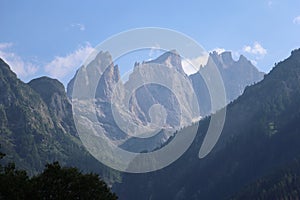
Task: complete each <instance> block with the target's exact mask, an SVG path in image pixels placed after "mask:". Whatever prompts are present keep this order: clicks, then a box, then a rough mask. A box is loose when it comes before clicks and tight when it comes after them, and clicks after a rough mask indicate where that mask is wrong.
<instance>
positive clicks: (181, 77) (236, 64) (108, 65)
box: [67, 50, 264, 152]
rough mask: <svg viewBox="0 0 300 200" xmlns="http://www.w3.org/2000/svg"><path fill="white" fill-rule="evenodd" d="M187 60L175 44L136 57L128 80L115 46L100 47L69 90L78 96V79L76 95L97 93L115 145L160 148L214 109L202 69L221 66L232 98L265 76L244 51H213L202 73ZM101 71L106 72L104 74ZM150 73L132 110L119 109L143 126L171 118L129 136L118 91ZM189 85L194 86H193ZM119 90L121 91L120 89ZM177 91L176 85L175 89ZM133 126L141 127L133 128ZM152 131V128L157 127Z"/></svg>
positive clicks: (100, 118) (123, 91) (99, 114)
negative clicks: (190, 70)
mask: <svg viewBox="0 0 300 200" xmlns="http://www.w3.org/2000/svg"><path fill="white" fill-rule="evenodd" d="M181 63H182V60H181V57H180V55H179V54H178V52H176V51H175V50H172V51H169V52H166V53H164V54H162V55H161V56H159V57H158V58H156V59H154V60H151V61H147V62H142V63H135V65H134V69H133V71H132V72H131V74H130V75H129V78H128V80H127V81H126V82H123V81H122V79H121V75H120V70H119V66H118V65H114V63H113V60H112V57H111V55H110V54H109V52H99V53H98V55H97V56H96V57H95V58H94V59H93V60H92V61H91V62H90V63H88V64H87V65H86V66H82V67H81V68H80V69H79V70H78V71H77V73H76V75H75V76H74V78H73V79H72V80H71V81H70V83H69V84H68V87H67V94H68V96H69V97H70V98H72V93H73V89H74V81H75V80H76V84H77V86H76V87H77V91H78V92H77V93H76V95H75V96H76V97H75V98H76V99H77V98H82V99H87V97H95V99H96V109H97V117H98V121H99V122H101V126H102V127H103V128H104V131H105V132H106V133H105V135H106V136H107V137H109V138H110V139H111V140H112V141H113V142H114V143H115V145H118V146H119V147H121V148H123V149H125V150H129V151H131V152H145V151H152V150H154V149H157V148H159V147H160V146H162V145H163V144H164V143H165V142H166V141H167V140H168V139H169V138H170V137H171V136H172V135H173V133H174V132H175V131H176V130H179V129H181V128H182V127H185V126H189V125H191V123H192V122H195V121H197V120H199V118H201V117H204V116H207V115H209V114H211V113H212V112H213V111H212V109H211V100H210V98H211V97H210V93H209V91H208V88H207V86H206V83H205V81H204V79H203V78H202V76H201V73H202V71H205V70H207V69H210V68H213V67H215V66H216V67H217V69H218V70H219V72H220V75H221V78H222V79H223V83H224V87H225V91H226V95H227V101H226V102H227V103H229V102H230V101H232V100H234V99H235V98H237V97H238V96H239V95H241V94H242V92H243V89H244V88H245V87H246V86H247V85H251V84H254V83H256V82H259V81H260V80H261V79H262V78H263V76H264V73H262V72H259V71H258V70H257V68H256V67H255V66H253V65H252V63H251V62H250V61H249V60H247V59H246V58H245V57H244V56H240V58H239V59H238V60H237V61H235V60H233V58H232V55H231V53H230V52H223V53H221V54H218V53H217V52H213V53H211V54H210V55H209V59H208V62H207V64H206V65H205V66H201V67H200V70H199V72H198V73H195V74H192V75H190V76H188V75H186V74H185V72H184V70H183V67H182V64H181ZM164 69H165V70H164ZM166 69H167V70H166ZM170 70H171V71H170ZM170 72H172V73H170ZM171 74H176V78H175V77H172V76H174V75H171ZM97 77H100V78H98V79H99V80H98V79H97ZM161 77H163V78H161ZM146 79H147V80H148V79H150V80H151V81H153V83H150V84H144V83H143V84H142V85H140V86H139V87H138V88H137V89H136V90H135V91H134V92H133V93H132V94H130V99H129V100H128V101H129V105H128V111H121V110H120V109H119V110H118V112H120V113H121V114H120V115H121V117H120V119H122V118H130V119H132V121H134V122H135V123H136V124H137V125H138V126H139V127H146V128H148V127H150V126H151V124H152V120H154V118H158V119H160V120H165V122H163V123H164V124H165V125H164V128H163V129H162V130H156V131H157V134H156V135H155V136H153V137H148V138H147V139H144V138H139V137H128V136H127V133H125V132H126V130H124V129H122V128H120V126H119V124H117V121H116V119H115V115H114V112H113V107H114V106H115V107H116V104H118V103H117V101H116V99H114V95H115V96H118V98H120V99H122V98H124V95H125V96H126V88H134V86H135V85H136V84H140V82H141V80H143V81H146ZM161 79H166V80H171V81H170V82H167V86H165V85H162V84H157V83H159V82H161ZM155 82H157V83H155ZM189 85H190V87H191V89H190V90H188V87H189ZM179 86H180V87H179ZM116 88H118V89H116ZM174 88H177V89H176V90H175V89H174ZM178 88H181V89H178ZM172 90H173V91H172ZM116 91H119V93H117V92H116ZM174 91H176V93H175V94H174ZM129 92H130V91H129ZM73 95H74V94H73ZM193 95H194V96H193ZM194 97H195V98H197V100H198V106H199V112H198V113H197V111H195V110H196V109H195V107H196V106H195V105H194V104H193V103H192V102H191V99H193V98H194ZM119 104H120V106H119V107H122V105H126V102H125V103H124V102H119ZM155 105H160V106H161V107H163V109H162V110H159V109H157V110H155V111H154V112H153V110H152V112H151V109H152V108H155ZM91 109H92V108H90V110H91ZM164 112H165V114H164ZM151 113H157V114H156V117H155V116H151ZM158 113H159V114H158ZM164 115H165V119H161V118H163V117H161V116H164ZM157 123H159V122H157ZM126 126H127V125H126ZM149 129H150V128H149ZM147 130H148V129H147ZM124 131H125V132H124ZM127 132H131V133H132V132H139V131H136V130H133V129H130V130H127ZM149 132H151V129H150V131H149ZM120 141H121V142H120Z"/></svg>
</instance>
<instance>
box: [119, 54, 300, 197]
mask: <svg viewBox="0 0 300 200" xmlns="http://www.w3.org/2000/svg"><path fill="white" fill-rule="evenodd" d="M209 120H210V118H205V119H204V120H202V121H200V123H199V130H198V134H197V136H196V139H195V141H194V143H193V144H192V145H191V147H190V148H189V150H188V151H187V152H186V153H185V154H184V155H183V156H182V157H181V158H180V159H178V160H177V161H176V162H175V163H173V164H172V165H171V166H168V167H166V168H164V169H162V170H159V171H156V172H152V173H148V174H127V175H125V176H124V179H123V183H122V184H121V185H116V186H115V189H116V191H117V193H118V195H119V196H120V198H121V199H190V200H192V199H228V198H230V197H231V196H232V195H234V194H236V193H238V192H239V191H240V190H242V188H244V187H245V186H247V185H249V184H250V183H253V182H254V181H255V180H257V179H259V178H261V177H263V176H265V175H267V174H269V173H270V172H272V171H276V170H279V169H280V168H282V167H284V166H286V165H287V164H288V163H291V162H292V161H293V160H294V159H295V158H298V157H299V156H300V148H299V143H300V125H299V121H300V49H298V50H294V51H293V52H292V54H291V56H290V57H289V58H287V59H286V60H284V61H282V62H280V63H278V64H277V65H276V66H275V67H274V69H273V70H272V71H271V72H270V73H269V74H268V75H266V76H265V78H264V80H263V81H261V82H259V83H257V84H256V85H253V86H250V87H247V88H246V90H245V91H244V93H243V95H242V96H241V97H239V98H238V99H237V100H235V101H234V102H233V103H231V104H230V105H229V106H228V107H227V116H226V122H225V126H224V129H223V131H222V135H221V137H220V139H219V141H218V143H217V145H216V146H215V147H214V149H213V151H212V152H211V153H210V154H209V155H208V156H207V157H205V158H203V159H199V158H198V152H199V149H200V146H201V144H202V141H203V137H204V134H205V132H206V129H207V126H208V123H209ZM182 131H183V132H184V131H185V129H183V130H182Z"/></svg>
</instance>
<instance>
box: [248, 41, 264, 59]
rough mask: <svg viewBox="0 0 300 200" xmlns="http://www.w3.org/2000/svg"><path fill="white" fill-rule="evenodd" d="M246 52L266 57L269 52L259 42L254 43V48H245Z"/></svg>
mask: <svg viewBox="0 0 300 200" xmlns="http://www.w3.org/2000/svg"><path fill="white" fill-rule="evenodd" d="M243 51H244V52H247V53H250V54H254V55H259V56H264V55H266V54H267V50H266V49H265V48H263V47H262V46H261V44H259V43H258V42H254V44H253V45H252V46H249V45H247V46H244V48H243Z"/></svg>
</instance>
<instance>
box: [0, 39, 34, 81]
mask: <svg viewBox="0 0 300 200" xmlns="http://www.w3.org/2000/svg"><path fill="white" fill-rule="evenodd" d="M12 46H13V43H0V58H2V59H3V60H4V61H5V62H7V63H8V64H9V66H10V67H11V69H12V70H13V71H14V72H15V73H16V74H17V76H18V77H19V78H21V79H26V78H27V77H29V76H32V75H34V74H35V73H36V72H37V70H38V67H37V66H36V65H35V64H33V63H32V62H27V61H24V60H23V59H22V58H21V57H20V56H19V55H17V54H15V53H13V52H12V49H11V47H12Z"/></svg>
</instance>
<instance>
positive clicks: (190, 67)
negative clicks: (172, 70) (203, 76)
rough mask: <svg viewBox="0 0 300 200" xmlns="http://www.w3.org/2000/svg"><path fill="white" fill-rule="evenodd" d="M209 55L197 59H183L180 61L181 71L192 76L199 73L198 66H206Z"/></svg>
mask: <svg viewBox="0 0 300 200" xmlns="http://www.w3.org/2000/svg"><path fill="white" fill-rule="evenodd" d="M208 57H209V54H204V55H201V56H199V57H197V58H185V59H183V60H182V61H181V64H182V68H183V71H184V72H185V73H186V74H187V75H190V74H194V73H196V72H198V71H199V68H200V66H204V65H206V64H207V60H208Z"/></svg>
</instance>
